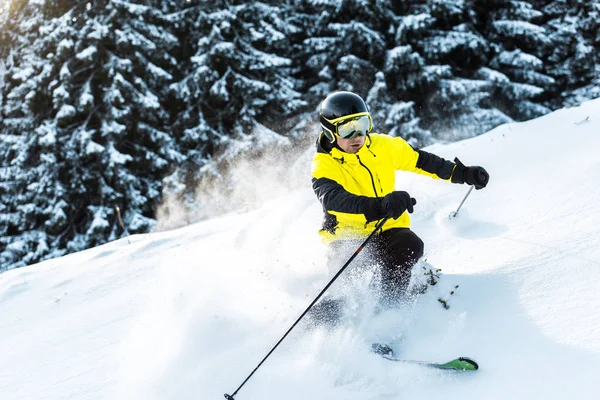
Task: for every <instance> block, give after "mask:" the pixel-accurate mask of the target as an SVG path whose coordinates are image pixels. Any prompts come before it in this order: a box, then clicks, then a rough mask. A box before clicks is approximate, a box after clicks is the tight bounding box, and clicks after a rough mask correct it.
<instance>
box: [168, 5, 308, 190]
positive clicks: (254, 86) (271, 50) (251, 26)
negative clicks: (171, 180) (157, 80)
mask: <svg viewBox="0 0 600 400" xmlns="http://www.w3.org/2000/svg"><path fill="white" fill-rule="evenodd" d="M278 4H279V2H276V1H271V2H250V3H248V2H244V1H239V2H234V1H216V2H203V1H200V2H199V3H198V4H197V5H196V6H195V7H193V8H190V9H189V11H187V12H185V14H182V13H181V12H180V13H173V14H172V15H170V18H171V20H172V21H173V22H174V24H175V25H176V26H177V27H178V32H179V35H180V36H181V37H182V40H183V41H184V43H183V46H184V48H186V49H187V50H186V52H188V53H189V54H190V55H191V57H190V58H189V60H184V63H183V66H182V70H183V75H182V78H181V79H180V81H179V82H176V83H174V84H173V85H171V95H172V96H173V97H174V98H175V100H176V103H177V105H178V109H177V116H176V118H175V124H174V130H175V132H177V135H178V137H180V143H181V145H182V146H184V147H185V148H186V151H187V152H188V154H189V160H190V166H189V167H190V168H188V170H191V169H193V170H198V166H202V165H204V164H205V163H206V161H207V159H208V157H209V156H210V155H212V154H213V153H215V152H216V151H217V150H219V149H223V148H225V147H227V146H239V144H240V143H242V148H243V147H244V146H245V145H244V144H243V143H246V142H247V141H248V140H250V141H252V140H254V141H257V140H260V138H258V137H254V136H253V132H254V131H255V130H258V131H263V130H262V128H261V126H263V125H264V126H266V127H267V128H269V129H271V130H272V131H275V132H277V133H279V134H282V135H286V134H287V132H286V130H287V128H288V125H287V121H286V120H287V119H288V117H290V116H291V115H292V114H294V113H295V112H297V111H298V110H299V109H301V108H302V107H304V106H305V102H304V101H302V100H301V98H300V97H301V95H300V93H299V92H297V91H296V88H297V86H298V84H297V82H296V81H295V80H294V79H293V78H291V77H290V69H291V60H290V59H289V58H287V57H286V56H285V55H286V53H287V52H289V48H288V46H287V37H288V35H293V34H296V32H297V30H298V29H299V28H298V27H296V26H294V25H293V24H288V23H286V22H285V21H284V20H283V19H282V14H283V13H284V9H283V8H280V7H279V6H278ZM257 147H260V146H257ZM238 148H239V147H238ZM231 149H233V148H231ZM257 150H258V149H257ZM232 151H233V150H232ZM233 153H235V151H233ZM233 155H234V154H232V153H229V156H233ZM194 164H195V165H194ZM190 186H191V187H190V189H193V188H194V187H193V185H190Z"/></svg>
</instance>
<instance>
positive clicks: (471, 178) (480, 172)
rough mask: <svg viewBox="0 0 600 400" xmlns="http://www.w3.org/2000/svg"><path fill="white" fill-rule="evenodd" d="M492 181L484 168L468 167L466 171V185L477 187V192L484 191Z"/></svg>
mask: <svg viewBox="0 0 600 400" xmlns="http://www.w3.org/2000/svg"><path fill="white" fill-rule="evenodd" d="M489 180H490V174H488V173H487V171H486V170H485V169H484V168H483V167H477V166H475V167H467V168H466V170H465V183H466V184H468V185H473V186H475V189H476V190H479V189H483V188H484V187H486V186H487V184H488V182H489Z"/></svg>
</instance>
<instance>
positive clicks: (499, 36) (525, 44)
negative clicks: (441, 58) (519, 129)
mask: <svg viewBox="0 0 600 400" xmlns="http://www.w3.org/2000/svg"><path fill="white" fill-rule="evenodd" d="M472 3H473V4H472V7H473V10H474V13H475V15H476V19H475V21H476V26H477V27H478V29H479V30H480V32H482V35H483V36H484V37H486V38H487V39H489V40H490V41H491V42H492V52H493V58H492V59H491V61H490V62H489V63H488V64H487V65H484V66H482V69H481V70H479V71H478V72H477V74H476V76H477V77H478V78H480V79H483V80H489V82H491V83H492V84H493V85H494V89H495V90H494V93H495V94H494V96H493V97H492V98H491V99H490V102H491V104H492V105H493V106H494V107H496V108H498V109H499V110H500V111H502V112H504V113H506V114H507V115H510V116H511V117H512V118H514V119H517V120H525V119H529V118H534V117H537V116H540V115H543V114H546V113H548V112H550V109H548V108H547V107H545V106H543V105H542V104H541V102H542V98H543V94H544V92H545V91H546V90H552V89H553V87H554V85H555V83H556V82H555V80H554V78H552V77H551V76H548V75H547V74H545V73H544V70H543V66H544V63H543V59H545V57H547V56H548V54H549V51H550V49H551V45H552V42H551V40H550V39H549V38H548V32H547V30H546V29H545V28H544V27H543V26H541V25H540V24H541V23H542V22H543V21H542V19H541V17H542V15H543V14H542V13H541V12H540V11H539V10H537V9H535V8H534V7H533V6H532V5H531V4H529V3H527V2H524V1H518V0H496V1H493V2H488V1H483V0H474V1H473V2H472Z"/></svg>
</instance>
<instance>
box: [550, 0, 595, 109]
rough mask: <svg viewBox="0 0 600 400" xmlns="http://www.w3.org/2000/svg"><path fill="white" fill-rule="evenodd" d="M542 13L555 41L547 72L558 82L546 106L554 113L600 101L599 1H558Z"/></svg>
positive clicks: (553, 41)
mask: <svg viewBox="0 0 600 400" xmlns="http://www.w3.org/2000/svg"><path fill="white" fill-rule="evenodd" d="M543 3H545V2H543ZM569 5H570V6H569ZM540 9H541V10H542V12H543V15H544V19H545V20H546V21H547V22H546V23H545V25H544V26H545V28H546V29H547V30H548V32H549V35H548V36H549V39H550V40H551V41H552V52H551V54H550V55H549V56H548V57H547V59H546V60H544V69H545V70H546V71H547V73H548V75H550V76H552V77H553V78H554V79H555V80H556V87H555V90H554V91H553V92H550V93H548V94H547V96H546V98H545V104H546V105H547V106H548V107H550V108H552V109H555V108H559V107H561V106H562V105H564V104H565V103H566V104H567V105H575V104H578V103H580V102H581V101H583V100H585V99H590V98H595V97H600V87H599V86H600V70H598V69H597V67H596V65H598V63H599V62H600V1H598V0H595V1H579V2H570V3H567V2H566V1H565V0H557V1H554V2H552V3H550V4H547V5H546V4H541V5H540Z"/></svg>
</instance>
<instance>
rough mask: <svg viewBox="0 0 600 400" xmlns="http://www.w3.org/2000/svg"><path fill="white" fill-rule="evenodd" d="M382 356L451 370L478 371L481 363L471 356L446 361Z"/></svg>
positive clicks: (407, 362)
mask: <svg viewBox="0 0 600 400" xmlns="http://www.w3.org/2000/svg"><path fill="white" fill-rule="evenodd" d="M381 357H383V358H385V359H386V360H390V361H397V362H402V363H405V364H416V365H421V366H424V367H428V368H436V369H445V370H451V371H460V372H463V371H477V370H478V369H479V365H478V364H477V363H476V362H475V361H474V360H471V359H470V358H467V357H459V358H456V359H454V360H451V361H448V362H445V363H436V362H430V361H416V360H406V359H403V358H396V357H394V356H390V355H383V354H382V355H381Z"/></svg>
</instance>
